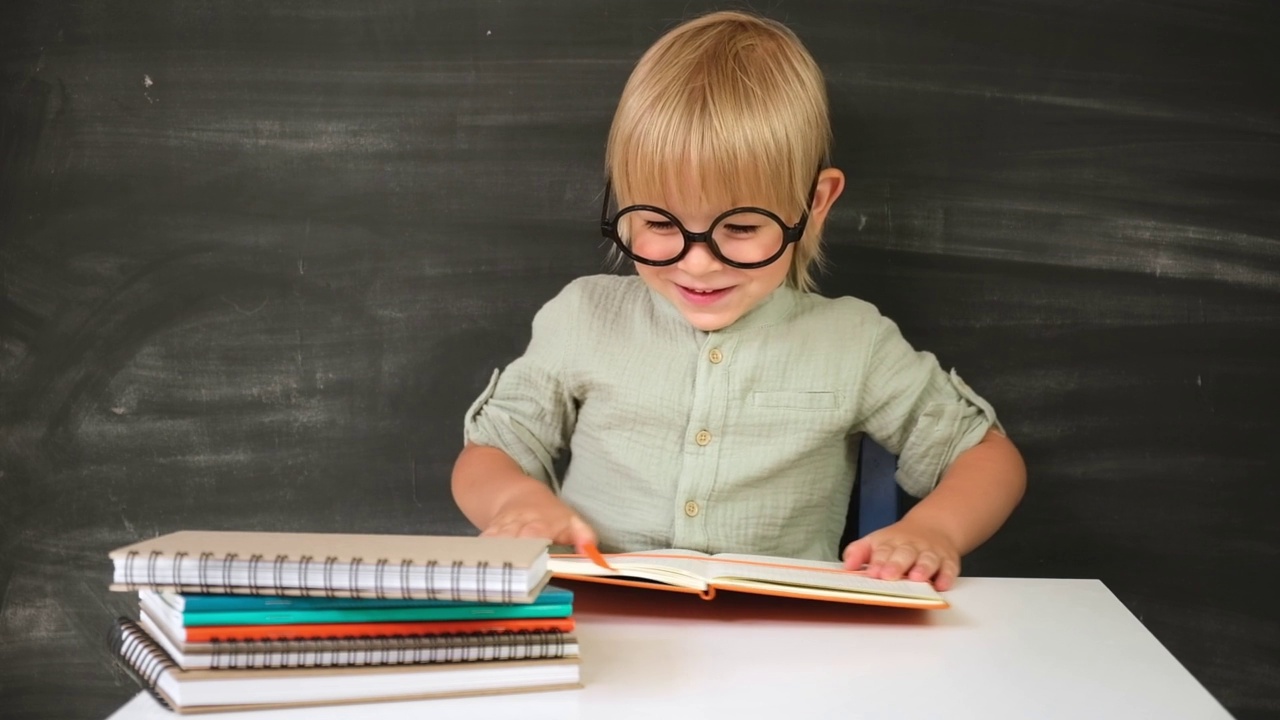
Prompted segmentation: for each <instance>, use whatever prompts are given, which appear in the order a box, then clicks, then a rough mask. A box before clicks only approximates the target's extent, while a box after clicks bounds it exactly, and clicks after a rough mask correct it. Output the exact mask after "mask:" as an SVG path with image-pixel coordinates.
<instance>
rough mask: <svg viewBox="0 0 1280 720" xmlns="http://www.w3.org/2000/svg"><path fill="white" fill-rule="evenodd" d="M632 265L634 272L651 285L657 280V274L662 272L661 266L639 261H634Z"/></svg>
mask: <svg viewBox="0 0 1280 720" xmlns="http://www.w3.org/2000/svg"><path fill="white" fill-rule="evenodd" d="M634 265H635V267H636V274H637V275H639V276H640V279H641V280H644V281H645V282H646V283H648V284H649V285H653V284H654V283H655V282H657V281H658V278H659V275H660V273H661V272H662V268H659V267H654V266H652V265H642V264H640V263H634Z"/></svg>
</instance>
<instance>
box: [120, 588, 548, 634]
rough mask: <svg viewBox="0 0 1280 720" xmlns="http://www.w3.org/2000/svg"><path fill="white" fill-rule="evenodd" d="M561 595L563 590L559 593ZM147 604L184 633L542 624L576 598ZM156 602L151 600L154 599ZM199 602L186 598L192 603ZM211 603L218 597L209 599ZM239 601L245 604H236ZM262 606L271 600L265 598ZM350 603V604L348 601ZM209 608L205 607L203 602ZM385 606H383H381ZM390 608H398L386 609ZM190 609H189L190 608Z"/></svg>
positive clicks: (149, 600)
mask: <svg viewBox="0 0 1280 720" xmlns="http://www.w3.org/2000/svg"><path fill="white" fill-rule="evenodd" d="M557 590H558V589H557ZM139 595H140V597H142V599H143V601H144V602H143V607H144V608H147V607H151V608H154V609H156V610H159V611H161V612H163V613H164V614H165V615H167V616H168V617H169V618H170V619H171V620H173V621H175V622H180V624H181V625H182V626H183V627H204V626H211V625H312V624H322V623H362V622H408V621H419V622H421V621H446V620H512V619H538V618H565V617H569V616H570V615H572V614H573V604H572V599H573V593H572V592H570V591H568V590H558V591H557V592H553V593H551V594H550V595H549V596H548V597H545V598H544V597H543V596H547V595H548V594H547V593H546V592H544V593H542V595H540V596H539V597H538V598H537V599H536V600H535V601H534V602H532V603H522V604H510V605H507V604H502V603H475V602H453V601H444V600H409V601H401V600H358V599H357V600H355V601H354V603H359V604H358V605H357V604H352V603H350V602H349V603H348V604H347V605H346V606H342V607H332V606H330V607H307V603H308V602H309V601H310V602H313V601H321V600H324V601H329V602H332V601H333V600H337V599H338V598H290V599H291V600H294V601H295V603H294V604H292V605H290V606H288V607H285V608H281V607H279V606H274V607H272V606H265V605H264V606H261V607H259V608H258V609H245V610H203V611H199V612H196V611H192V610H190V609H188V610H185V611H181V610H178V609H177V608H175V607H173V606H171V605H169V604H168V603H166V602H165V600H164V599H163V598H162V597H161V596H159V595H157V594H153V593H151V591H142V592H141V593H139ZM148 596H150V597H148ZM191 597H194V596H191V595H184V596H183V598H184V605H185V604H186V600H187V599H189V598H191ZM205 597H207V598H209V597H213V596H205ZM236 599H237V600H240V599H243V598H236ZM258 599H259V600H263V599H265V598H262V597H259V598H258ZM272 599H277V598H272ZM347 600H348V601H350V599H349V598H348V599H347ZM201 602H204V601H201ZM380 603H383V604H384V605H381V606H379V605H378V604H380ZM385 603H395V604H393V605H385ZM214 604H216V601H215V603H214ZM188 607H189V606H188Z"/></svg>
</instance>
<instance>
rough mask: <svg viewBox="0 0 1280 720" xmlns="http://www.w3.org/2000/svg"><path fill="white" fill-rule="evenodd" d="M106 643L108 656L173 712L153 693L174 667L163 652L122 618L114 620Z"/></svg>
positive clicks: (145, 634) (148, 637)
mask: <svg viewBox="0 0 1280 720" xmlns="http://www.w3.org/2000/svg"><path fill="white" fill-rule="evenodd" d="M107 642H108V645H109V647H110V648H111V654H112V655H113V656H114V657H115V658H116V660H118V661H119V663H120V666H121V667H123V668H124V669H125V671H126V672H127V673H128V674H129V676H130V677H132V678H133V679H134V681H136V682H137V683H138V685H140V686H141V687H142V689H143V690H146V691H147V692H148V693H150V694H151V696H152V697H153V698H155V699H156V702H158V703H160V705H161V706H163V707H165V708H168V709H170V710H173V709H174V708H173V706H172V705H170V704H169V701H168V700H166V699H165V697H164V696H163V695H161V694H160V692H159V691H158V690H156V683H158V682H159V681H160V676H161V675H163V674H165V673H166V672H170V671H173V670H176V669H177V667H178V665H177V663H175V662H174V661H173V659H172V658H170V657H169V654H168V653H166V652H165V651H164V648H162V647H160V646H159V645H158V644H156V642H155V640H152V639H151V636H149V635H147V633H146V631H145V630H143V629H142V628H141V627H139V626H138V624H137V623H136V622H134V621H133V620H130V619H129V618H125V617H122V618H118V619H117V620H116V624H115V625H114V626H112V628H111V632H110V634H109V635H108V639H107Z"/></svg>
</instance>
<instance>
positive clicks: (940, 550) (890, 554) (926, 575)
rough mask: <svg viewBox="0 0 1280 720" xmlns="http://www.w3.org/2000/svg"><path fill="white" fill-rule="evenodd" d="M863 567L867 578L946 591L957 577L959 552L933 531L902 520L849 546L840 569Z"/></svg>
mask: <svg viewBox="0 0 1280 720" xmlns="http://www.w3.org/2000/svg"><path fill="white" fill-rule="evenodd" d="M863 565H866V566H867V567H866V574H867V577H872V578H879V579H881V580H901V579H902V578H903V577H906V579H908V580H917V581H920V582H930V581H932V582H933V586H934V587H935V588H937V589H938V590H950V589H951V586H952V585H953V584H954V583H955V581H956V578H957V577H958V576H959V575H960V551H959V550H958V549H957V548H956V545H955V543H954V542H953V541H952V540H951V539H950V538H948V537H947V536H946V535H945V534H944V533H942V532H941V531H939V530H937V529H936V528H933V527H929V526H927V525H922V524H920V523H919V522H912V521H911V519H910V518H904V519H902V520H899V521H898V522H896V523H894V524H892V525H890V526H888V527H885V528H881V529H880V530H877V531H875V532H873V533H870V534H868V535H867V536H866V537H862V538H859V539H858V540H855V541H854V542H851V543H849V546H848V547H846V548H845V549H844V566H845V567H846V568H848V569H850V570H857V569H858V568H861V567H862V566H863Z"/></svg>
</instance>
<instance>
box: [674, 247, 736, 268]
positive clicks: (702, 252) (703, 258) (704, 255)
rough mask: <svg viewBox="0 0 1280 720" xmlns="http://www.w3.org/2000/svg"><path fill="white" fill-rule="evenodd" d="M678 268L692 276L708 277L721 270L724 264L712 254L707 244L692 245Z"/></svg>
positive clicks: (681, 259)
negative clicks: (709, 274) (708, 274)
mask: <svg viewBox="0 0 1280 720" xmlns="http://www.w3.org/2000/svg"><path fill="white" fill-rule="evenodd" d="M676 267H678V268H680V269H681V270H682V271H684V272H686V273H688V274H690V275H706V274H707V273H712V272H715V271H717V270H720V269H721V268H723V267H724V264H723V263H721V262H720V260H719V259H718V258H716V256H715V255H713V254H712V253H711V248H709V247H707V244H706V243H705V242H696V243H691V244H690V246H689V252H687V253H685V255H684V257H682V258H680V262H678V263H676Z"/></svg>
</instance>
